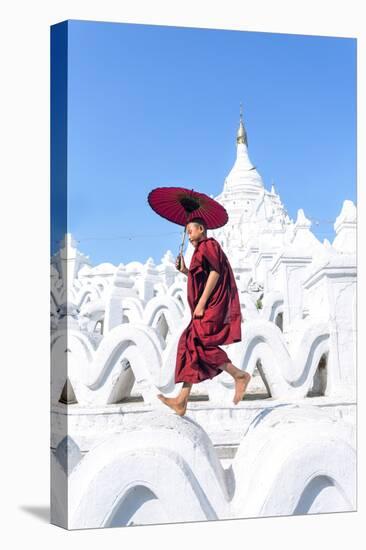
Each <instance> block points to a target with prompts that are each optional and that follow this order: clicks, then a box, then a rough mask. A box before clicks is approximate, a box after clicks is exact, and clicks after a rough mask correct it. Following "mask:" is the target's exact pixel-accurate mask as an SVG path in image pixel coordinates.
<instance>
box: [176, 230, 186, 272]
mask: <svg viewBox="0 0 366 550" xmlns="http://www.w3.org/2000/svg"><path fill="white" fill-rule="evenodd" d="M186 233H187V226H185V227H184V233H183V239H182V243H181V245H180V249H179V260H178V269H179V270H180V267H181V265H180V256H181V254H183V247H184V241H185V238H186Z"/></svg>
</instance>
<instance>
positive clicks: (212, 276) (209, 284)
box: [198, 270, 220, 307]
mask: <svg viewBox="0 0 366 550" xmlns="http://www.w3.org/2000/svg"><path fill="white" fill-rule="evenodd" d="M219 277H220V273H218V272H217V271H214V270H211V271H210V273H209V275H208V278H207V281H206V285H205V288H204V290H203V292H202V294H201V297H200V299H199V300H198V303H199V304H200V305H201V306H202V307H205V306H206V302H207V300H208V299H209V297H210V294H211V292H212V291H213V289H214V288H215V286H216V283H217V281H218V278H219Z"/></svg>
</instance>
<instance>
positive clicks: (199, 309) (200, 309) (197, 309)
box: [193, 303, 205, 319]
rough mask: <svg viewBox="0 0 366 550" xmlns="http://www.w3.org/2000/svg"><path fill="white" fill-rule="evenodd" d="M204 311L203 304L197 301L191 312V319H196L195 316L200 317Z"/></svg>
mask: <svg viewBox="0 0 366 550" xmlns="http://www.w3.org/2000/svg"><path fill="white" fill-rule="evenodd" d="M204 313H205V306H203V305H202V304H200V303H198V304H197V305H196V307H195V309H194V312H193V319H196V318H198V319H200V318H201V317H203V315H204Z"/></svg>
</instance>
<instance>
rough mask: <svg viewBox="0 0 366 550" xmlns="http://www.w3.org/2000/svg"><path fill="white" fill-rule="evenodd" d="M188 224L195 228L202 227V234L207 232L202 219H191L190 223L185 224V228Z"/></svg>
mask: <svg viewBox="0 0 366 550" xmlns="http://www.w3.org/2000/svg"><path fill="white" fill-rule="evenodd" d="M190 223H193V224H194V225H195V226H197V227H199V226H202V227H203V230H204V232H205V233H206V232H207V224H206V222H205V220H204V219H203V218H193V219H192V220H191V221H190V222H188V223H187V226H188V225H189V224H190Z"/></svg>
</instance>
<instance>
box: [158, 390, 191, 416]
mask: <svg viewBox="0 0 366 550" xmlns="http://www.w3.org/2000/svg"><path fill="white" fill-rule="evenodd" d="M158 398H159V399H160V401H162V402H163V403H165V405H168V407H170V408H171V409H173V410H174V411H175V412H176V413H177V414H179V416H183V415H184V414H185V413H186V410H187V401H185V402H184V401H179V400H178V398H177V397H165V396H164V395H162V394H161V393H159V394H158Z"/></svg>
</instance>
